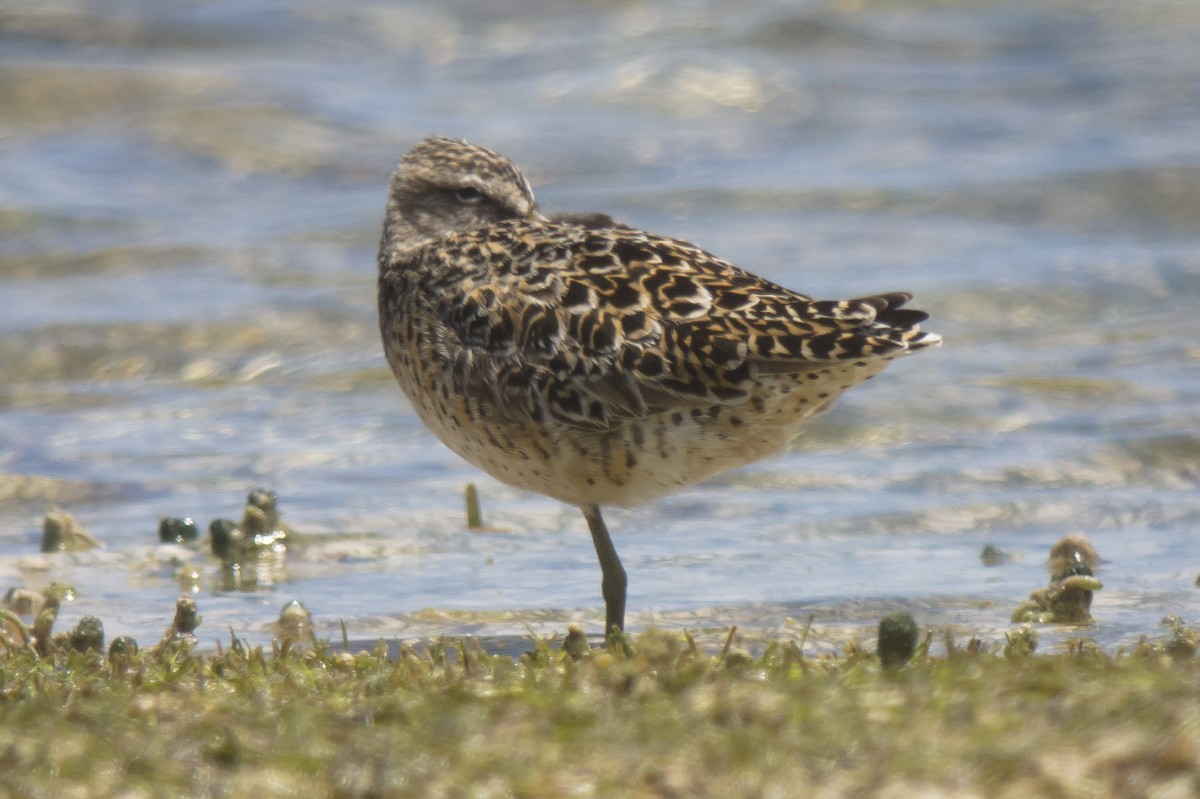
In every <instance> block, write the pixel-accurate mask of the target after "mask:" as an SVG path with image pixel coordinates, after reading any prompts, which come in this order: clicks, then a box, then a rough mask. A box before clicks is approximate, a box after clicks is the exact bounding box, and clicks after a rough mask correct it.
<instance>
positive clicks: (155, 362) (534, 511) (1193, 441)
mask: <svg viewBox="0 0 1200 799" xmlns="http://www.w3.org/2000/svg"><path fill="white" fill-rule="evenodd" d="M1198 34H1200V10H1197V9H1196V8H1195V7H1194V5H1193V4H1190V3H1155V4H1149V5H1147V4H1142V5H1139V6H1137V7H1136V8H1134V7H1132V6H1130V5H1129V4H1127V3H1121V2H1115V1H1113V2H1110V1H1109V0H1101V2H1088V3H1082V2H1065V1H1059V2H1049V3H1045V2H1039V3H1034V2H1028V3H1023V2H1016V3H994V2H987V0H977V1H973V2H948V3H929V2H926V1H925V0H902V2H898V3H897V2H888V3H872V2H866V3H855V4H844V3H807V4H800V5H797V4H794V3H782V2H778V3H776V2H769V1H767V0H764V1H763V2H745V3H732V4H729V3H725V4H719V3H713V4H705V3H682V2H680V3H674V2H672V3H653V4H651V3H638V2H633V3H623V4H616V5H613V4H604V3H572V4H568V5H563V6H560V5H558V4H545V3H541V2H536V1H535V0H517V2H514V3H508V4H504V5H503V6H502V7H501V6H496V7H489V8H488V9H487V10H481V9H479V8H478V7H477V4H470V3H454V2H452V3H432V2H429V3H423V2H418V3H406V4H398V5H394V6H388V5H376V6H369V7H355V8H353V9H345V10H342V9H335V8H330V7H329V6H328V5H327V4H322V3H316V2H312V3H308V2H301V3H294V4H290V5H289V6H288V7H287V8H279V7H277V6H274V5H271V6H268V5H265V4H261V3H257V2H248V3H241V4H236V5H227V6H188V7H186V8H184V7H174V6H171V5H169V4H167V5H163V4H159V5H154V4H151V5H145V4H133V3H124V2H108V3H98V4H93V3H80V2H71V0H66V1H65V2H62V3H56V4H54V5H53V6H51V7H40V6H38V7H34V6H30V7H29V8H5V9H4V10H2V11H0V308H3V311H2V312H0V588H3V589H8V588H10V587H12V588H18V587H19V588H25V589H29V590H32V591H34V592H35V593H36V592H40V591H41V590H42V589H43V588H44V587H46V586H48V585H50V584H51V583H58V584H60V585H69V586H72V587H73V588H74V597H75V598H74V600H73V601H70V602H63V603H62V606H61V610H60V616H59V625H60V627H61V628H62V629H72V628H74V627H75V626H76V625H77V623H78V622H79V620H80V619H81V618H82V617H83V616H87V615H92V616H96V617H98V618H101V619H103V620H104V623H105V628H106V631H107V633H108V635H109V636H110V637H116V636H120V635H131V636H134V637H135V638H137V639H138V640H140V641H143V642H145V641H154V640H158V638H159V636H160V635H161V634H162V632H163V629H164V626H165V625H166V624H167V623H168V621H169V619H170V616H171V613H170V610H169V609H170V608H172V607H174V603H175V601H176V599H177V598H178V596H179V595H180V594H181V593H183V592H188V593H189V594H190V595H191V596H193V597H194V598H195V600H196V601H197V603H198V605H199V606H200V608H201V612H202V614H203V616H204V618H205V625H204V626H203V627H202V628H200V631H199V633H198V634H199V635H200V638H201V641H202V644H205V637H206V636H208V638H207V641H208V642H209V643H208V644H207V645H212V642H215V641H217V640H226V633H227V630H228V628H233V630H234V632H235V634H236V635H237V636H239V637H242V638H248V639H249V640H251V641H267V640H269V639H270V638H271V637H273V636H274V635H275V632H274V630H275V627H274V625H275V623H276V618H277V616H278V615H279V612H280V609H281V608H282V607H283V606H284V605H285V604H287V603H288V602H289V601H291V600H299V601H301V602H302V603H303V604H304V605H305V606H306V607H308V608H309V609H310V610H311V611H312V613H313V615H314V618H315V620H316V622H315V623H316V624H317V626H318V628H319V629H320V632H321V634H322V635H324V636H326V637H333V638H336V637H337V636H338V635H340V631H339V626H338V623H339V620H341V621H345V623H346V624H347V627H348V630H349V632H350V635H351V636H352V637H354V638H360V639H373V638H375V637H377V636H384V637H392V636H395V637H399V638H408V637H423V636H428V635H436V634H439V633H450V634H452V633H478V634H483V635H507V636H524V635H526V634H527V633H526V625H527V624H528V625H530V626H532V627H533V628H534V629H535V630H556V631H559V632H561V631H562V630H563V629H565V627H566V624H567V623H568V622H570V621H582V622H585V623H587V624H594V625H596V627H597V628H598V625H599V619H600V609H599V607H598V601H599V600H598V598H597V583H598V574H597V573H596V568H595V564H594V555H593V553H592V551H591V544H590V542H589V540H588V538H587V535H586V532H585V530H584V529H583V528H582V525H581V523H580V522H579V521H578V517H577V512H576V511H574V510H573V509H568V508H562V507H560V506H559V505H557V504H555V503H553V502H551V501H549V500H545V499H544V498H540V497H537V496H531V495H526V494H522V493H520V492H516V491H513V490H511V489H508V488H506V487H505V486H503V485H500V484H498V483H495V482H492V481H489V480H487V479H485V478H483V477H482V476H481V475H479V474H478V473H477V472H475V471H473V470H471V469H470V468H469V467H467V466H466V465H465V464H463V463H461V462H460V461H458V460H457V459H456V458H455V457H454V456H452V455H451V454H450V453H449V452H447V451H446V450H444V449H442V448H441V447H440V446H438V445H437V444H436V442H435V441H434V439H433V438H432V437H431V436H430V435H429V434H428V433H427V432H426V431H425V430H424V429H423V428H422V426H421V425H420V423H419V422H418V420H417V419H416V417H415V415H414V414H413V413H412V412H411V411H410V410H409V409H408V408H406V407H405V406H404V405H403V402H402V400H401V399H400V396H399V392H398V391H397V389H396V388H395V386H394V384H393V382H392V379H391V376H390V375H389V374H388V372H387V368H386V366H385V365H384V364H383V361H382V358H381V355H380V347H379V343H378V333H377V330H376V324H375V308H374V302H375V300H374V279H375V278H374V269H375V266H374V257H375V248H376V245H377V242H378V237H379V223H380V219H381V216H382V204H383V199H384V186H385V181H386V176H387V174H388V173H389V172H390V170H391V168H392V167H393V166H394V162H395V159H396V158H397V157H398V156H399V154H400V153H401V152H403V151H404V150H405V149H406V148H407V147H408V146H409V145H410V144H412V143H413V142H414V141H415V140H417V139H419V138H421V137H422V136H424V135H426V134H428V133H433V132H437V133H442V134H449V135H457V136H463V137H465V138H468V139H471V140H474V141H478V142H480V143H483V144H487V145H489V146H492V147H495V148H496V149H498V150H501V151H503V152H505V153H508V154H511V155H512V156H513V157H514V159H515V160H517V161H518V162H519V163H521V164H522V165H524V166H526V167H527V169H528V170H529V172H530V177H531V180H532V181H533V182H534V183H535V184H536V185H537V187H538V190H539V199H540V201H541V203H542V204H543V206H544V207H545V210H547V211H554V210H572V211H588V210H596V211H606V212H610V213H612V214H613V215H614V216H615V217H616V218H618V219H622V220H628V221H629V222H630V223H633V224H636V225H638V226H639V227H643V228H647V229H652V230H655V231H660V232H663V233H667V234H671V235H675V236H678V237H680V238H684V239H688V240H691V241H695V242H697V243H698V244H699V245H700V246H702V247H704V248H705V249H707V250H710V251H712V252H714V253H716V254H717V255H720V256H722V257H724V258H727V259H729V260H731V261H733V262H734V263H737V264H739V265H740V266H744V267H746V268H748V269H752V270H753V271H755V272H758V273H760V274H763V275H765V276H767V277H769V278H771V279H773V280H776V281H778V282H780V283H782V284H784V285H788V286H793V287H795V288H797V289H799V290H802V291H805V292H807V293H810V294H813V295H816V296H821V297H831V296H857V295H864V294H869V293H877V292H880V291H888V290H895V289H898V288H905V289H910V290H912V291H913V292H914V293H915V294H916V295H917V296H918V297H919V299H920V302H921V307H922V308H924V309H926V310H928V311H930V312H931V313H932V314H933V316H934V318H935V319H936V320H937V330H938V332H940V333H942V334H943V335H944V336H945V337H946V340H947V345H946V346H945V347H944V348H943V349H942V350H940V351H939V352H937V353H936V354H934V355H932V356H926V357H923V358H921V359H919V360H913V361H910V362H906V363H903V364H899V365H897V368H894V369H891V370H889V373H888V374H887V375H886V378H885V379H886V381H887V385H886V387H885V386H883V385H882V384H881V385H878V386H876V385H869V386H866V387H864V388H862V389H859V390H858V393H857V394H852V395H850V396H848V397H846V398H845V400H844V401H843V402H842V403H841V404H840V405H839V407H837V408H836V409H834V411H832V412H831V413H830V414H828V415H826V416H825V417H823V418H822V419H820V420H818V421H816V422H814V424H813V425H812V426H811V427H810V428H809V429H808V431H807V432H806V433H805V435H804V437H803V438H802V439H801V440H800V441H799V442H798V444H797V448H796V449H795V451H794V453H793V454H792V455H790V456H788V457H785V458H780V459H777V460H774V461H770V462H766V463H763V464H759V465H756V466H752V467H749V468H747V469H744V470H741V471H739V472H736V473H733V474H730V475H727V476H725V477H722V478H720V479H718V480H715V481H712V482H710V483H708V484H706V485H704V486H703V487H701V488H699V489H696V490H692V491H687V492H684V493H681V494H679V495H676V496H674V497H672V498H669V499H666V500H663V501H661V502H659V503H657V504H655V505H653V506H650V507H647V508H643V509H639V510H636V511H630V512H627V513H618V514H613V516H612V518H610V519H609V524H610V526H611V528H612V530H613V534H614V538H615V539H616V543H617V545H618V547H619V548H620V551H621V553H622V557H623V558H624V560H625V562H626V566H627V567H628V568H629V571H630V574H631V575H634V582H633V583H632V584H631V586H630V608H631V609H633V610H635V611H636V615H633V616H632V617H631V619H630V624H631V626H633V627H635V628H637V627H642V626H647V625H650V624H658V625H660V626H670V627H678V628H709V627H711V628H714V629H724V628H725V627H727V626H728V625H729V624H737V625H738V626H739V627H740V628H741V629H743V630H751V629H754V630H759V631H762V632H763V633H764V634H766V635H768V636H770V635H774V634H781V635H782V634H788V635H790V634H792V633H796V632H797V631H798V630H799V629H801V628H802V627H803V626H804V625H805V624H806V623H807V621H806V620H807V619H808V618H809V616H813V617H814V622H813V625H812V629H811V633H812V635H813V636H814V637H813V638H812V639H810V642H811V643H813V644H817V643H820V642H821V641H822V640H825V642H826V644H828V645H829V646H831V647H833V646H836V645H837V644H838V643H840V642H842V641H844V640H845V639H846V638H848V637H850V636H851V635H854V634H862V633H864V631H865V634H866V635H870V634H871V633H870V631H871V630H873V627H874V624H875V623H876V622H877V620H878V619H879V617H880V616H882V615H884V614H885V613H888V612H891V611H896V610H900V611H907V612H910V613H912V614H913V615H914V616H915V617H916V618H917V620H918V621H919V622H920V623H921V624H923V625H932V626H935V627H941V626H943V625H952V626H956V629H959V630H960V631H961V633H960V637H967V636H969V635H971V634H980V635H982V636H984V637H985V638H986V639H987V640H989V641H992V642H994V643H1001V642H1003V641H1004V640H1005V634H1006V633H1010V634H1011V633H1012V632H1013V629H1014V626H1013V623H1012V622H1011V621H1010V618H1011V616H1012V614H1013V612H1014V608H1015V607H1016V606H1017V605H1018V604H1020V603H1021V602H1022V601H1023V600H1025V598H1026V597H1028V596H1030V593H1031V591H1033V590H1035V589H1037V590H1039V591H1046V592H1049V591H1050V590H1051V589H1050V588H1048V587H1047V582H1046V579H1047V575H1046V573H1045V570H1044V563H1045V554H1046V552H1047V551H1048V549H1049V547H1050V546H1051V545H1052V544H1053V543H1054V542H1055V541H1057V540H1059V539H1060V538H1062V537H1063V536H1064V535H1067V534H1072V533H1082V534H1086V535H1087V536H1088V538H1089V539H1090V540H1091V541H1092V543H1093V544H1094V545H1095V547H1096V549H1097V550H1098V551H1099V552H1100V553H1101V555H1102V556H1103V562H1101V563H1100V565H1099V573H1098V576H1099V579H1100V580H1101V581H1102V582H1103V590H1102V591H1099V592H1098V593H1096V595H1095V597H1094V601H1093V603H1092V607H1091V614H1092V616H1093V618H1094V624H1093V626H1091V627H1089V628H1087V629H1086V634H1087V635H1089V636H1090V637H1092V638H1093V639H1094V640H1096V641H1098V642H1100V643H1101V644H1102V645H1103V646H1104V647H1106V648H1107V649H1109V650H1113V649H1115V647H1117V646H1120V645H1122V644H1125V645H1132V642H1134V641H1136V639H1137V637H1138V636H1140V635H1142V634H1147V633H1150V634H1154V633H1156V632H1157V631H1159V630H1161V629H1163V628H1160V627H1159V626H1158V625H1159V622H1160V620H1161V619H1162V618H1164V617H1166V616H1180V617H1183V618H1184V619H1185V620H1188V619H1196V618H1200V591H1198V590H1197V589H1196V588H1195V586H1194V581H1195V579H1196V576H1197V573H1200V538H1198V537H1197V536H1196V532H1197V530H1200V491H1198V490H1197V488H1198V483H1200V465H1198V464H1200V379H1198V378H1197V374H1198V373H1200V349H1197V344H1196V342H1197V341H1200V317H1198V316H1197V315H1196V314H1195V312H1194V309H1195V308H1196V307H1198V306H1200V255H1198V253H1200V191H1198V189H1197V186H1200V181H1198V180H1196V177H1197V175H1198V174H1200V141H1198V139H1197V137H1196V135H1195V131H1196V130H1197V124H1198V123H1200V116H1198V114H1200V112H1198V111H1197V109H1200V52H1197V48H1196V47H1195V42H1196V41H1197V40H1198V38H1200V36H1198ZM877 382H878V381H877ZM471 481H475V482H477V483H478V486H479V494H480V497H481V502H482V511H483V524H484V525H486V526H487V528H488V529H487V530H486V531H480V530H477V529H472V528H471V527H470V526H469V525H467V524H466V523H465V522H464V518H463V513H462V510H461V506H462V492H463V489H464V486H465V485H466V484H467V483H468V482H471ZM256 486H262V487H265V488H269V489H271V490H273V491H275V492H276V493H277V495H278V498H279V503H280V507H281V508H282V510H283V513H284V516H285V519H286V520H287V522H288V523H289V524H290V525H291V526H292V527H293V528H294V530H292V537H291V538H290V539H289V540H288V542H287V548H286V554H285V558H284V561H283V563H282V567H283V568H282V569H277V570H269V571H267V572H265V573H262V574H258V575H256V578H255V579H254V580H253V581H252V584H247V583H246V582H244V581H243V582H237V581H235V582H233V583H231V582H229V581H228V579H227V577H228V573H227V571H226V570H225V568H224V565H223V561H222V559H221V558H219V557H217V556H215V555H213V554H211V551H210V550H208V549H206V548H205V547H206V545H205V544H200V543H197V544H193V545H188V544H186V543H184V544H180V543H167V544H164V543H162V542H161V541H160V539H159V530H160V526H161V524H162V522H163V520H164V519H165V518H185V517H192V518H193V519H194V520H195V521H196V522H197V523H198V525H199V527H200V532H201V534H202V535H203V533H204V531H205V530H207V528H208V526H209V524H210V522H211V521H212V520H214V519H220V518H226V519H233V520H235V521H236V520H238V519H240V518H241V517H242V515H243V512H244V500H245V497H246V493H247V491H248V490H249V489H251V488H253V487H256ZM59 511H61V512H64V513H69V514H70V515H71V516H72V517H73V518H74V519H75V521H76V522H77V523H78V524H79V525H80V526H81V527H82V528H83V529H84V530H86V531H87V533H88V534H89V535H91V536H92V537H93V538H95V539H96V540H98V541H99V542H100V543H101V544H102V545H103V546H101V547H94V548H90V549H86V550H78V551H68V552H52V553H42V552H40V551H39V549H40V547H39V542H40V537H41V535H42V529H43V522H44V519H45V518H46V516H47V514H49V513H57V512H59ZM68 531H69V528H68ZM987 546H992V547H996V548H998V550H999V552H1000V556H999V557H998V559H997V558H992V559H990V560H988V562H998V565H987V563H985V560H984V559H981V557H980V553H981V552H983V551H984V548H985V547H987ZM181 547H182V550H181V549H180V548H181ZM189 547H190V548H189ZM1006 556H1007V557H1006ZM242 574H243V576H244V575H245V572H243V573H242ZM248 589H252V590H248ZM1041 598H1042V599H1044V600H1047V601H1049V599H1048V595H1047V594H1043V595H1042V597H1041ZM1035 605H1036V602H1035ZM164 608H166V609H167V610H166V611H164ZM1030 612H1031V613H1035V614H1036V613H1044V612H1055V611H1054V610H1053V609H1052V608H1051V609H1049V610H1041V609H1035V610H1032V611H1030ZM26 622H28V619H27V620H26V621H25V622H23V623H26ZM1055 629H1057V627H1056V628H1055ZM1075 632H1076V631H1075V630H1074V628H1068V630H1067V631H1066V632H1064V633H1063V635H1066V636H1073V635H1074V634H1075ZM1050 643H1052V642H1045V641H1044V642H1043V649H1044V648H1046V646H1048V645H1049V644H1050Z"/></svg>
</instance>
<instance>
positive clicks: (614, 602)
mask: <svg viewBox="0 0 1200 799" xmlns="http://www.w3.org/2000/svg"><path fill="white" fill-rule="evenodd" d="M580 510H582V511H583V518H585V519H587V523H588V529H589V530H591V531H592V543H593V544H595V545H596V557H597V558H599V559H600V574H601V579H600V591H601V593H602V594H603V595H604V637H605V638H606V639H607V638H608V637H609V636H611V635H612V634H613V628H616V630H617V631H618V632H619V631H621V630H624V629H625V587H626V586H627V585H628V583H629V581H628V580H627V579H626V577H625V567H624V566H622V565H621V559H620V558H619V557H617V550H616V547H614V546H613V542H612V538H610V537H609V535H608V527H606V526H605V524H604V517H602V516H601V515H600V506H599V505H583V506H581V508H580Z"/></svg>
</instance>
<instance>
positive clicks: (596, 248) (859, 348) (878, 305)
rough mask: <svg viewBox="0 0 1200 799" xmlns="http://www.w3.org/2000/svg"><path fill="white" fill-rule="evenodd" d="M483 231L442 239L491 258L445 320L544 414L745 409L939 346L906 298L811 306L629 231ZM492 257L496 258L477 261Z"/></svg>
mask: <svg viewBox="0 0 1200 799" xmlns="http://www.w3.org/2000/svg"><path fill="white" fill-rule="evenodd" d="M479 235H480V236H483V237H484V240H482V241H479V240H477V239H478V238H479V237H478V236H475V237H461V239H453V238H450V239H447V240H446V247H445V249H443V250H442V252H441V253H440V257H444V258H449V259H452V260H454V261H457V262H459V263H462V264H473V265H478V264H488V265H487V267H486V268H474V269H465V270H462V269H456V270H452V271H453V273H454V274H455V275H456V276H457V279H459V280H461V282H460V283H458V284H457V285H455V286H452V287H451V286H447V287H446V289H447V290H446V291H445V292H444V295H443V296H445V298H446V299H445V301H444V302H442V303H439V307H438V308H437V309H436V313H437V315H438V316H439V317H440V318H441V319H442V320H443V322H444V323H445V324H446V325H447V327H448V328H449V329H450V330H452V331H453V332H454V334H455V336H453V337H454V338H457V339H458V341H459V342H460V343H461V350H460V351H457V352H456V353H454V357H455V358H456V362H457V364H458V368H459V369H460V371H461V374H463V375H464V377H466V378H467V379H469V381H470V382H471V383H472V384H473V385H475V386H477V387H479V388H482V389H484V390H486V391H488V392H490V393H491V394H492V395H493V396H494V398H495V399H496V400H497V401H498V402H500V403H501V404H503V405H506V406H509V407H516V408H519V409H520V410H521V411H522V412H523V413H524V414H526V415H527V416H528V417H529V418H531V419H533V420H535V421H540V420H541V419H543V418H545V417H547V416H549V417H552V418H555V419H557V420H559V421H564V422H567V423H569V424H572V425H577V426H581V427H595V428H604V427H608V426H610V425H612V424H613V423H614V422H615V421H616V420H618V419H620V418H629V417H644V416H647V415H649V414H653V413H661V412H664V411H671V410H681V409H688V408H697V407H709V406H712V405H718V404H738V403H741V402H745V401H747V400H748V399H749V397H750V396H751V395H752V394H753V392H754V391H755V390H756V388H757V387H758V386H760V385H761V383H762V381H764V380H770V379H771V377H772V376H773V375H782V374H790V373H796V372H800V371H802V370H804V369H805V368H806V367H810V366H811V365H812V364H820V363H833V362H838V361H847V360H853V361H858V360H866V359H873V358H890V357H895V356H896V355H898V354H900V353H903V352H904V351H906V350H913V349H918V348H920V347H923V346H926V345H928V344H932V343H935V342H936V341H937V337H936V336H933V335H931V334H926V333H922V332H921V331H920V328H919V327H918V325H919V323H920V322H921V321H923V320H924V319H925V318H926V314H924V313H922V312H920V311H915V310H911V309H908V308H905V307H903V306H904V304H905V303H906V302H907V301H908V300H909V299H910V295H908V294H905V293H892V294H883V295H879V296H874V297H863V298H859V299H853V300H842V301H824V300H814V299H812V298H810V297H807V296H805V295H802V294H798V293H796V292H793V291H789V290H788V289H785V288H783V287H781V286H778V285H776V284H774V283H771V282H770V281H767V280H764V279H762V278H759V277H756V276H754V275H752V274H750V273H748V272H745V271H743V270H740V269H738V268H736V267H734V266H733V265H731V264H729V263H727V262H725V261H722V260H720V259H718V258H716V257H714V256H712V255H709V254H708V253H706V252H704V251H702V250H700V249H698V248H696V247H694V246H692V245H689V244H687V243H685V242H681V241H677V240H675V239H669V238H662V237H657V236H652V235H649V234H646V233H642V232H640V231H636V230H633V229H630V228H625V227H619V228H601V227H590V226H586V225H578V224H545V223H529V222H519V223H511V224H509V223H506V224H501V225H496V226H493V227H492V228H490V229H489V230H488V231H486V232H482V233H481V234H479ZM492 252H495V253H497V254H502V256H503V257H495V258H491V259H488V258H486V257H484V258H480V257H479V256H480V255H481V254H482V255H485V256H486V255H487V254H489V253H492ZM434 296H437V294H436V292H435V293H434ZM448 347H449V348H453V345H448Z"/></svg>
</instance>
